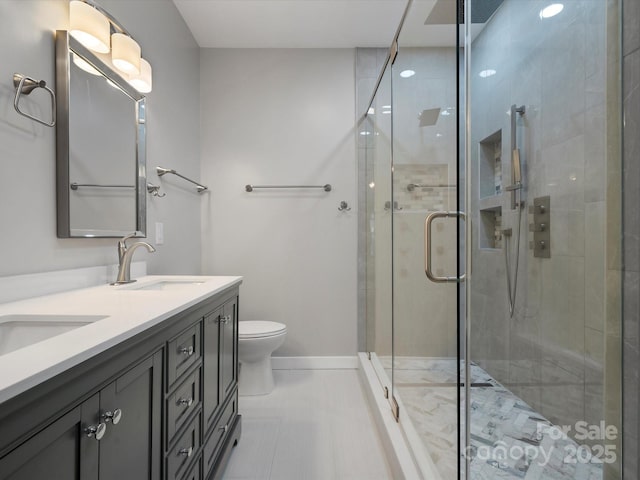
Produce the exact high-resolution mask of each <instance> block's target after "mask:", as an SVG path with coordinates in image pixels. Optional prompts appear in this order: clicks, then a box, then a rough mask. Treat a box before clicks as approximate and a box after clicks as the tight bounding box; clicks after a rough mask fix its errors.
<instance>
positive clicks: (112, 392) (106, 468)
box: [97, 351, 162, 480]
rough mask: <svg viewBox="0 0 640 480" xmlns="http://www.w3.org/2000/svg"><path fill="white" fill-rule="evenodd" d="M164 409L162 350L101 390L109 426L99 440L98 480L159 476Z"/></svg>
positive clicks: (102, 418) (102, 414) (102, 408)
mask: <svg viewBox="0 0 640 480" xmlns="http://www.w3.org/2000/svg"><path fill="white" fill-rule="evenodd" d="M161 409H162V352H161V351H160V352H157V353H156V354H154V355H153V356H151V357H150V358H147V359H146V360H144V361H143V362H141V363H140V364H138V365H136V366H135V367H133V368H132V369H131V370H129V371H128V372H126V373H125V374H124V375H121V376H120V377H118V378H117V379H116V380H115V381H114V382H112V383H110V384H109V385H107V386H106V387H105V388H103V389H102V390H101V391H100V421H102V422H104V423H105V425H106V426H107V428H106V432H105V434H104V437H102V440H100V441H99V442H97V443H99V444H100V463H99V480H123V479H125V478H131V479H134V478H135V479H136V480H153V479H156V478H159V477H160V468H161V456H160V451H161V450H160V449H161V441H162V436H161V425H162V414H161V412H162V410H161ZM114 412H115V414H114ZM118 414H119V416H120V418H119V419H118ZM105 415H106V416H105ZM111 415H113V417H111V418H109V417H110V416H111ZM116 422H117V423H116ZM134 446H135V448H134Z"/></svg>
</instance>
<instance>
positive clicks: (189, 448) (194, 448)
mask: <svg viewBox="0 0 640 480" xmlns="http://www.w3.org/2000/svg"><path fill="white" fill-rule="evenodd" d="M200 417H201V415H197V416H196V418H194V419H193V421H192V422H191V423H190V424H189V426H188V428H187V429H186V430H185V431H184V433H183V434H182V435H181V436H180V438H179V439H178V441H177V442H176V443H175V445H174V446H173V447H172V448H171V449H169V451H168V452H167V459H166V465H167V480H181V479H182V477H183V475H185V472H186V471H187V470H188V469H189V467H190V466H191V464H192V463H194V460H195V459H196V458H197V457H198V450H199V449H200V421H201V419H200ZM195 464H196V465H197V461H196V462H195Z"/></svg>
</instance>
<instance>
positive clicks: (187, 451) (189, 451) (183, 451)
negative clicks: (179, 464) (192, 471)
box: [178, 447, 193, 458]
mask: <svg viewBox="0 0 640 480" xmlns="http://www.w3.org/2000/svg"><path fill="white" fill-rule="evenodd" d="M192 453H193V447H189V448H181V449H180V450H178V456H181V455H184V456H185V457H187V458H188V457H190V456H191V454H192Z"/></svg>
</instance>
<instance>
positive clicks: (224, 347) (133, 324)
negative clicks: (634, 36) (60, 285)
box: [0, 276, 242, 480]
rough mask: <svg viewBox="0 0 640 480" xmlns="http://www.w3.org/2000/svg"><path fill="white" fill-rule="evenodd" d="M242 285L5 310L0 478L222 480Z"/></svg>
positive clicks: (164, 287)
mask: <svg viewBox="0 0 640 480" xmlns="http://www.w3.org/2000/svg"><path fill="white" fill-rule="evenodd" d="M241 282H242V278H241V277H207V276H147V277H144V278H142V279H139V280H138V281H137V282H135V283H129V284H124V285H113V286H112V285H102V286H98V287H91V288H85V289H82V290H75V291H70V292H65V293H59V294H55V295H48V296H44V297H38V298H32V299H28V300H22V301H18V302H12V303H5V304H0V480H5V479H6V480H8V479H11V480H32V479H35V478H55V479H64V480H72V479H82V480H85V479H96V480H97V479H99V480H105V479H109V480H110V479H114V480H129V479H131V480H134V479H135V480H143V479H149V480H160V479H162V480H199V479H203V480H211V479H217V478H220V477H221V475H222V472H223V470H224V466H225V465H226V462H227V460H228V457H229V455H230V454H231V449H232V448H233V446H234V445H235V444H236V443H237V441H238V439H239V437H240V416H239V415H238V394H237V375H238V356H237V355H238V290H239V286H240V283H241Z"/></svg>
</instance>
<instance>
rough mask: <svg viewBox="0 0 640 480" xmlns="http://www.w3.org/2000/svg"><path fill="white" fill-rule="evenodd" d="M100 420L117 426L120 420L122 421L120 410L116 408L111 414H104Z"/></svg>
mask: <svg viewBox="0 0 640 480" xmlns="http://www.w3.org/2000/svg"><path fill="white" fill-rule="evenodd" d="M102 419H103V420H104V422H105V423H108V422H111V423H113V424H114V425H117V424H118V423H119V422H120V420H122V410H120V409H119V408H116V409H115V410H114V411H113V412H104V415H102Z"/></svg>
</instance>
